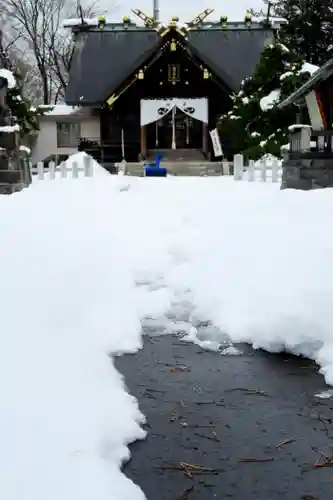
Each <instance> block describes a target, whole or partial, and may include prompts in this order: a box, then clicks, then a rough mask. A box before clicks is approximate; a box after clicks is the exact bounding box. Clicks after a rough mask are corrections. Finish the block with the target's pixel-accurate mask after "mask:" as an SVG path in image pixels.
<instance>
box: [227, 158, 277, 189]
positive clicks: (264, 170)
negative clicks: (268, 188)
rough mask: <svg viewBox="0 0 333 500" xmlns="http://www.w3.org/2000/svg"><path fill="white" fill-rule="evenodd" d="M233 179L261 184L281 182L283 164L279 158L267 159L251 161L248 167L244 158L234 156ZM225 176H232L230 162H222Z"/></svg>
mask: <svg viewBox="0 0 333 500" xmlns="http://www.w3.org/2000/svg"><path fill="white" fill-rule="evenodd" d="M232 166H233V177H234V179H235V181H242V180H245V181H248V182H254V181H261V182H280V181H281V176H282V167H281V162H280V160H278V158H273V157H266V158H262V159H261V160H258V161H256V162H255V161H254V160H249V163H248V165H246V166H245V165H244V157H243V155H241V154H238V155H235V156H234V161H233V164H232ZM222 172H223V175H230V174H231V165H230V163H229V162H222Z"/></svg>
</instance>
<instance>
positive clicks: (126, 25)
mask: <svg viewBox="0 0 333 500" xmlns="http://www.w3.org/2000/svg"><path fill="white" fill-rule="evenodd" d="M130 24H131V20H130V18H129V17H128V16H124V17H123V25H124V28H125V29H127V28H128V27H129V25H130Z"/></svg>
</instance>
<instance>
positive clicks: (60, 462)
mask: <svg viewBox="0 0 333 500" xmlns="http://www.w3.org/2000/svg"><path fill="white" fill-rule="evenodd" d="M82 158H83V156H82V154H81V155H77V156H76V157H75V158H74V159H77V160H79V161H82ZM69 161H73V157H71V159H70V160H69ZM0 210H1V218H0V230H1V235H2V241H3V244H2V245H1V248H0V257H1V260H0V262H1V264H0V286H1V313H2V314H1V317H2V330H1V331H2V336H1V342H2V346H1V350H0V393H1V396H2V397H1V403H0V405H1V406H0V438H1V440H0V442H1V447H0V494H1V497H3V498H4V499H6V500H42V499H43V500H44V498H47V499H48V500H59V498H61V499H62V500H77V499H80V500H91V499H92V498H98V499H99V500H143V499H144V495H143V493H142V491H141V490H140V489H139V488H138V487H137V486H135V485H134V484H133V483H132V482H131V481H129V480H128V479H127V478H126V477H125V476H124V475H123V474H121V472H120V466H121V464H122V462H123V461H124V460H127V459H128V458H129V451H128V449H127V446H126V445H127V444H128V443H129V442H131V441H133V440H135V439H141V438H144V437H145V433H144V431H143V430H142V428H141V427H140V424H142V423H143V422H144V417H143V415H142V414H141V413H140V411H139V409H138V405H137V402H136V400H135V399H134V398H133V397H132V396H130V395H129V394H128V393H127V391H126V387H125V385H124V382H123V380H122V377H121V376H120V375H119V373H118V372H117V371H116V370H115V368H114V366H113V363H112V360H111V358H110V357H109V354H117V353H123V352H135V351H136V350H137V349H139V348H140V347H141V342H142V339H141V332H140V328H141V323H142V324H144V325H145V324H146V325H148V324H150V325H152V328H153V330H154V331H155V332H156V331H163V332H164V333H173V332H175V331H179V330H183V331H185V332H187V333H188V337H187V339H188V340H191V341H193V342H198V343H199V344H200V345H202V346H203V347H207V348H215V347H216V346H219V345H221V346H222V348H223V350H222V349H221V353H225V354H239V351H238V350H237V345H236V344H237V343H238V342H244V341H245V342H249V343H251V344H252V345H253V346H254V347H255V348H259V347H261V348H264V349H267V350H268V351H280V350H283V349H287V350H289V351H291V352H294V353H296V354H302V355H304V356H309V357H311V358H313V359H315V360H316V361H317V362H318V363H319V364H320V366H321V370H322V372H323V374H324V376H325V378H326V380H327V382H328V383H330V384H332V385H333V336H332V332H331V325H332V324H333V309H332V300H333V279H332V278H333V261H332V257H331V256H332V253H333V236H332V233H331V232H330V220H329V218H330V214H331V213H332V211H333V191H332V190H331V189H327V190H321V191H313V192H299V191H282V192H281V191H279V186H278V185H274V184H270V183H259V182H255V183H249V182H242V181H241V182H235V181H234V180H233V179H232V178H190V177H189V178H180V177H178V178H177V177H176V178H167V179H153V178H150V179H137V178H125V177H120V176H118V177H117V176H109V175H107V174H105V172H104V171H103V170H101V168H100V167H99V166H98V165H96V164H95V165H94V177H93V178H86V179H85V178H82V179H70V178H68V179H60V178H59V179H58V180H44V181H38V180H34V182H33V184H32V186H31V187H30V188H29V189H27V190H25V191H23V192H21V193H18V194H14V195H12V196H10V197H1V198H0ZM149 322H150V323H149ZM200 322H205V323H209V324H210V325H211V328H210V329H208V333H207V334H206V337H205V338H203V337H202V336H200V331H199V327H198V325H199V324H200ZM233 344H234V345H233ZM214 346H215V347H214ZM222 362H223V358H221V363H222Z"/></svg>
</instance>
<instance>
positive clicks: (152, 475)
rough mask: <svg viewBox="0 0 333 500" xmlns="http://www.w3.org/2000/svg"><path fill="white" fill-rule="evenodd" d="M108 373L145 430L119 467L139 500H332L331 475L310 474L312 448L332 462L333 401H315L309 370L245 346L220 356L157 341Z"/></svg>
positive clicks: (318, 385)
mask: <svg viewBox="0 0 333 500" xmlns="http://www.w3.org/2000/svg"><path fill="white" fill-rule="evenodd" d="M116 366H117V368H118V369H119V371H120V372H121V373H123V374H124V376H125V380H126V383H127V385H128V388H129V391H130V393H131V394H133V395H134V396H136V397H137V398H138V400H139V403H140V408H141V410H142V411H143V413H144V414H145V415H146V417H147V421H148V424H147V429H148V438H147V439H146V440H145V441H143V442H137V443H135V444H134V445H132V447H131V452H132V460H131V461H130V462H129V464H128V465H126V467H125V473H126V474H127V475H128V476H129V477H130V478H132V479H133V481H134V482H135V483H137V484H139V485H140V486H141V488H142V489H143V491H144V492H145V494H146V496H147V498H148V500H197V499H200V500H208V499H215V498H216V499H219V500H223V499H235V500H276V499H281V498H283V499H284V500H332V499H333V467H323V468H315V467H314V464H315V463H316V462H317V461H318V459H319V458H320V456H321V455H320V453H319V452H318V451H315V450H316V449H317V450H319V451H320V452H321V453H323V454H325V455H326V456H330V455H332V456H333V425H332V418H333V411H332V409H333V401H332V400H330V399H327V400H322V399H319V400H318V399H316V398H315V397H314V394H315V393H317V392H318V391H320V390H322V389H325V383H324V380H323V377H322V376H320V375H319V374H318V373H317V367H316V365H315V364H313V363H311V362H310V361H308V360H304V359H301V358H295V357H292V356H287V355H269V354H267V353H264V352H253V351H252V350H251V348H249V347H245V350H244V354H243V355H242V356H221V355H219V354H218V353H214V352H209V351H202V350H201V349H200V348H198V347H197V346H195V345H192V344H187V343H182V342H181V341H180V340H179V339H178V338H175V337H171V336H165V337H152V338H151V337H146V340H145V347H144V349H143V350H142V351H141V352H139V353H137V354H134V355H128V356H124V357H120V358H117V360H116ZM287 440H290V441H288V442H286V441H287ZM284 441H285V444H283V442H284ZM281 443H282V444H281ZM279 445H280V446H279ZM246 459H258V460H266V461H262V462H246V461H245V460H246ZM181 462H185V463H188V464H195V465H199V466H203V467H206V468H210V469H214V470H215V472H213V473H208V472H206V473H205V474H203V473H201V474H191V471H190V468H189V467H188V468H187V471H186V470H185V469H181V468H180V463H181ZM168 467H170V468H168ZM172 467H178V468H179V470H178V469H177V468H175V469H172ZM201 472H202V471H201ZM191 476H192V477H191Z"/></svg>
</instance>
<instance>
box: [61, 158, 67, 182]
mask: <svg viewBox="0 0 333 500" xmlns="http://www.w3.org/2000/svg"><path fill="white" fill-rule="evenodd" d="M60 172H61V178H62V179H66V177H67V164H66V162H65V161H62V162H61V163H60Z"/></svg>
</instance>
